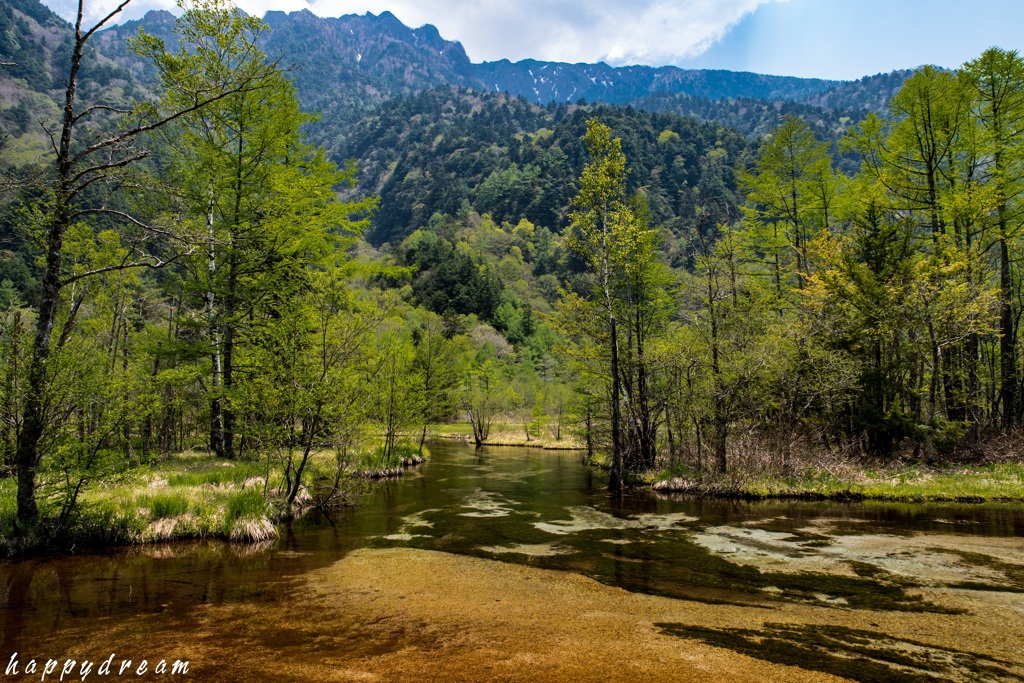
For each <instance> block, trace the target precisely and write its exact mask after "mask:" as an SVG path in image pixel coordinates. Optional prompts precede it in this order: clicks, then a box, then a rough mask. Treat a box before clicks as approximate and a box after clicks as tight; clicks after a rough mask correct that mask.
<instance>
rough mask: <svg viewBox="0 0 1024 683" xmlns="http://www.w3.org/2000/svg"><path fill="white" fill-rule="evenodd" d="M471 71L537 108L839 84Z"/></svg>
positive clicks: (661, 74)
mask: <svg viewBox="0 0 1024 683" xmlns="http://www.w3.org/2000/svg"><path fill="white" fill-rule="evenodd" d="M473 66H474V75H475V76H476V78H477V80H478V81H480V82H481V83H482V85H483V87H484V88H485V89H490V88H493V89H494V90H500V91H503V92H508V93H511V94H513V95H523V96H524V97H526V98H527V99H528V100H531V101H533V102H537V103H539V104H546V103H548V102H575V101H577V100H579V99H585V100H587V101H588V102H604V103H606V104H627V103H629V102H631V101H633V100H635V99H637V98H640V97H644V96H647V95H651V94H655V93H671V94H677V93H684V94H687V95H691V96H695V97H706V98H709V99H722V98H741V97H742V98H759V99H769V100H800V99H802V98H806V97H812V96H814V95H820V94H823V93H825V92H827V91H829V90H831V89H832V88H834V87H836V86H837V85H840V84H841V82H840V81H825V80H820V79H814V78H795V77H792V76H764V75H761V74H754V73H747V72H737V71H721V70H708V69H680V68H678V67H674V66H663V67H651V66H621V67H612V66H608V65H607V64H605V63H603V62H601V63H598V64H566V63H561V62H538V61H535V60H532V59H526V60H523V61H520V62H515V63H512V62H509V61H508V60H507V59H503V60H501V61H498V62H484V63H483V64H475V65H473Z"/></svg>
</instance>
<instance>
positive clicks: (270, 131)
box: [138, 13, 372, 458]
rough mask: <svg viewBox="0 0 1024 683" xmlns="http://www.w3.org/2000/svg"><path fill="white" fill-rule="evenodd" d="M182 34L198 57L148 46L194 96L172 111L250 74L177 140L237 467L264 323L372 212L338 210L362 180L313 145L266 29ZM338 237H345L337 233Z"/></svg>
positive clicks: (220, 437) (194, 22) (214, 367)
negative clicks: (339, 194)
mask: <svg viewBox="0 0 1024 683" xmlns="http://www.w3.org/2000/svg"><path fill="white" fill-rule="evenodd" d="M183 21H185V22H186V24H185V26H184V27H183V28H182V30H181V32H182V34H183V36H185V37H186V38H188V40H189V42H190V44H192V45H194V46H195V49H194V50H193V52H191V53H188V54H186V55H183V56H178V55H171V56H168V55H167V54H166V52H165V51H163V46H162V43H161V42H160V41H159V40H158V39H156V38H153V37H150V36H145V35H142V36H141V37H140V39H139V41H138V42H139V48H140V51H142V52H144V53H146V54H150V55H152V56H153V58H154V59H155V60H156V61H157V62H158V63H159V64H161V65H162V67H163V72H164V73H166V74H181V75H180V76H175V81H179V82H184V83H185V84H186V87H185V88H177V89H168V91H167V95H166V96H165V98H164V99H165V101H164V104H163V106H164V107H165V108H170V109H173V108H175V107H180V106H182V105H183V104H185V103H188V102H192V101H193V100H194V99H195V98H196V96H197V95H196V93H198V92H201V90H202V88H203V87H205V86H204V84H205V83H207V82H209V81H216V80H218V79H220V78H222V77H223V75H224V74H226V73H235V74H246V80H247V82H248V83H249V87H248V88H246V89H245V90H240V91H238V92H234V93H231V94H229V95H228V96H225V97H223V98H221V99H220V100H218V101H217V102H216V103H211V105H209V106H207V107H205V108H203V110H202V111H199V112H197V113H196V114H195V115H193V116H191V117H189V118H187V119H181V120H179V121H178V122H176V124H175V125H174V126H173V128H171V129H170V131H169V134H168V136H167V137H168V142H169V144H170V145H171V147H172V148H173V150H174V155H173V158H172V160H171V165H172V169H173V171H174V172H175V174H176V175H177V176H179V177H181V178H183V179H184V192H183V194H184V196H185V200H186V202H187V205H188V208H189V211H190V214H191V216H192V218H193V222H194V223H195V224H197V225H196V233H197V234H196V237H197V239H199V240H201V243H203V245H204V247H205V248H204V250H203V253H202V254H197V255H196V257H195V258H194V260H193V262H192V264H191V268H192V272H193V274H194V276H193V278H191V280H190V284H191V285H192V286H193V287H194V288H195V289H198V292H197V293H201V295H202V297H203V300H204V303H205V308H206V311H205V312H206V343H207V345H208V349H209V354H210V358H211V373H210V374H211V382H210V390H209V394H210V441H209V443H210V448H211V450H212V451H213V452H214V453H216V454H217V455H218V456H221V457H228V458H230V457H234V456H235V455H236V454H237V450H238V446H237V444H236V436H237V431H238V425H237V421H238V416H237V411H236V409H235V406H234V402H233V397H234V395H235V393H236V390H237V388H238V387H237V383H238V380H237V378H236V366H237V364H238V361H239V357H240V356H243V355H244V353H245V347H246V345H247V344H248V336H249V334H250V331H251V328H252V325H253V323H254V321H258V320H259V316H255V315H254V312H255V311H258V310H259V309H260V308H261V307H265V306H266V305H267V304H268V303H272V302H274V301H275V300H276V299H280V297H281V294H282V293H283V292H286V291H294V287H295V284H296V283H301V282H302V281H303V280H304V277H305V275H304V272H303V271H304V269H305V268H307V267H308V266H309V265H311V264H318V265H322V264H323V263H324V262H325V261H324V260H325V259H327V258H328V256H329V255H330V254H331V253H333V252H334V251H336V250H337V249H338V247H339V245H338V244H335V242H336V241H337V239H339V237H340V236H339V235H338V231H339V229H340V232H342V233H344V232H345V231H346V230H350V229H351V228H352V225H351V223H350V220H349V217H350V216H351V215H352V214H356V213H360V212H363V213H365V211H366V210H368V209H369V208H370V206H371V205H372V203H371V202H369V201H364V202H361V203H360V202H350V203H344V204H342V203H338V202H335V201H334V199H335V197H334V189H333V188H334V187H336V186H339V185H350V184H352V182H353V181H354V174H355V169H354V168H352V167H349V168H346V169H344V170H340V171H339V170H338V169H337V168H336V167H335V166H334V164H332V163H331V162H329V161H327V159H326V157H325V155H324V153H323V151H322V150H316V149H313V148H312V147H310V146H309V145H307V144H306V143H305V142H304V139H303V134H302V126H303V125H304V124H305V123H307V122H308V121H309V120H310V117H308V116H307V115H304V114H302V112H301V111H300V108H299V102H298V99H297V97H296V95H295V88H294V86H293V85H292V84H291V83H290V82H289V80H288V78H287V77H286V75H285V74H284V73H283V72H282V71H281V70H280V69H279V68H278V67H277V66H276V65H275V64H268V63H267V60H266V58H265V55H264V54H263V53H262V51H261V50H260V49H259V47H258V45H257V44H258V41H259V38H260V35H261V34H262V33H263V32H264V31H265V30H266V28H267V27H266V25H265V24H263V22H261V21H260V20H258V19H256V18H253V17H244V16H239V17H236V18H231V16H228V15H225V14H218V13H199V14H198V15H197V17H196V18H194V19H191V18H189V17H188V15H187V14H186V16H185V17H183ZM332 231H333V234H332Z"/></svg>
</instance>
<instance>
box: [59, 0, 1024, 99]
mask: <svg viewBox="0 0 1024 683" xmlns="http://www.w3.org/2000/svg"><path fill="white" fill-rule="evenodd" d="M45 1H46V2H47V4H49V5H50V6H51V7H52V8H53V9H54V10H56V11H57V12H59V13H61V14H63V15H64V16H70V15H71V13H72V11H73V10H72V5H71V3H72V2H73V1H76V0H45ZM116 1H117V0H86V13H87V16H98V15H99V14H100V12H102V11H103V10H104V9H107V8H109V7H112V6H113V5H114V4H116ZM236 2H237V3H238V5H239V6H240V7H242V8H243V9H245V10H246V11H248V12H250V13H252V14H257V15H262V14H263V13H264V12H266V11H267V10H269V9H278V10H284V11H295V10H299V9H309V10H311V11H312V12H313V13H314V14H317V15H319V16H323V17H329V16H339V15H341V14H351V13H359V14H362V13H364V12H373V13H374V14H379V13H380V12H382V11H384V10H388V11H391V12H392V13H394V14H395V16H397V17H398V18H399V19H401V20H402V21H403V22H404V23H406V24H408V25H410V26H421V25H423V24H426V23H430V24H434V25H435V26H437V27H438V29H439V30H440V31H441V35H443V36H444V37H445V38H448V39H450V40H459V41H461V42H462V44H463V45H464V46H465V48H466V52H467V53H468V54H469V57H470V59H472V60H473V61H475V62H480V61H490V60H496V59H502V58H507V59H511V60H513V61H515V60H519V59H525V58H534V59H541V60H552V61H568V62H595V61H599V60H603V61H607V62H608V63H610V64H614V65H623V64H652V65H657V66H660V65H663V64H676V65H678V66H683V67H705V68H721V69H732V70H742V71H755V72H758V73H771V74H780V75H791V76H806V77H821V78H834V79H854V78H859V77H860V76H865V75H870V74H875V73H878V72H882V71H891V70H893V69H899V68H909V67H915V66H920V65H922V64H937V65H939V66H944V67H950V68H955V67H957V66H959V65H960V64H962V63H963V62H964V61H965V60H967V59H971V58H973V57H975V56H977V55H978V54H980V53H981V52H982V50H984V49H985V48H987V47H990V46H992V45H998V46H1000V47H1003V48H1007V49H1021V48H1024V0H973V1H971V0H928V1H924V0H628V1H625V0H236ZM157 7H159V8H165V9H172V10H173V9H174V2H173V0H133V1H132V4H131V5H130V6H129V8H128V10H127V11H126V12H125V13H124V18H126V19H128V18H135V17H138V16H141V15H142V14H143V13H144V12H145V11H146V10H148V9H153V8H157Z"/></svg>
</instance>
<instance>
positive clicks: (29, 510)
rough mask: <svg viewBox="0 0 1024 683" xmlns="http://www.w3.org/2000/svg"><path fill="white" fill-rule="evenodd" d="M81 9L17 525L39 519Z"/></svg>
mask: <svg viewBox="0 0 1024 683" xmlns="http://www.w3.org/2000/svg"><path fill="white" fill-rule="evenodd" d="M81 21H82V20H81V9H79V19H78V23H77V24H76V25H75V46H74V50H73V51H72V53H71V69H70V71H69V73H68V80H67V89H66V90H65V93H64V113H63V120H62V125H61V135H60V146H59V148H58V150H57V159H56V166H57V169H56V170H57V191H56V193H55V196H54V199H53V201H54V213H53V218H52V220H51V221H50V226H49V230H48V234H47V240H46V268H45V270H44V271H43V281H42V283H41V287H40V299H39V317H38V318H37V319H36V334H35V348H34V349H33V353H32V363H31V365H30V366H29V376H28V386H27V387H26V390H27V391H26V401H25V412H24V417H23V419H22V431H21V438H19V439H18V448H17V451H16V453H15V462H16V464H17V467H18V496H17V497H18V522H19V523H22V524H24V523H31V522H33V521H35V520H36V519H38V518H39V507H38V505H37V504H36V469H37V468H38V467H39V460H40V458H41V455H42V454H41V453H40V452H39V442H40V440H42V438H43V433H44V431H45V429H46V415H45V414H44V405H45V402H46V401H45V395H46V391H47V389H48V386H49V371H48V369H47V361H48V360H49V359H50V340H51V337H52V335H53V325H54V322H55V320H56V317H57V306H58V304H59V303H60V288H61V283H60V268H61V257H62V250H63V246H64V235H65V233H66V232H67V229H68V227H69V226H70V224H71V209H70V206H69V201H70V200H69V196H70V192H71V177H72V157H71V137H72V133H73V132H74V125H75V95H76V92H77V89H78V70H79V67H80V66H81V63H82V49H83V47H84V45H85V39H84V38H83V37H82V34H81Z"/></svg>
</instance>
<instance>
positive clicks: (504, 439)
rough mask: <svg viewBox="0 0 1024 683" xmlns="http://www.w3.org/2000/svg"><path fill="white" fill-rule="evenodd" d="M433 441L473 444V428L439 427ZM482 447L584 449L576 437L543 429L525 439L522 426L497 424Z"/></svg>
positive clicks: (466, 425)
mask: <svg viewBox="0 0 1024 683" xmlns="http://www.w3.org/2000/svg"><path fill="white" fill-rule="evenodd" d="M431 437H432V438H435V439H444V440H447V441H468V442H469V443H473V428H472V426H471V425H470V424H469V423H468V422H454V423H452V424H446V425H440V426H439V427H438V428H437V431H435V432H434V433H433V434H432V435H431ZM481 445H482V446H515V447H517V448H539V449H543V450H546V451H581V450H585V449H586V447H587V446H586V443H584V442H583V441H582V440H581V439H580V438H579V437H578V436H577V435H575V434H570V433H568V432H563V433H561V434H559V433H557V432H556V431H553V430H550V429H545V430H541V433H540V434H535V435H531V436H529V437H527V435H526V432H525V431H524V430H523V428H522V426H519V425H510V424H505V423H502V424H499V425H495V426H494V427H493V428H492V429H491V431H490V433H489V434H488V435H487V439H485V440H484V442H483V443H482V444H481Z"/></svg>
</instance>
